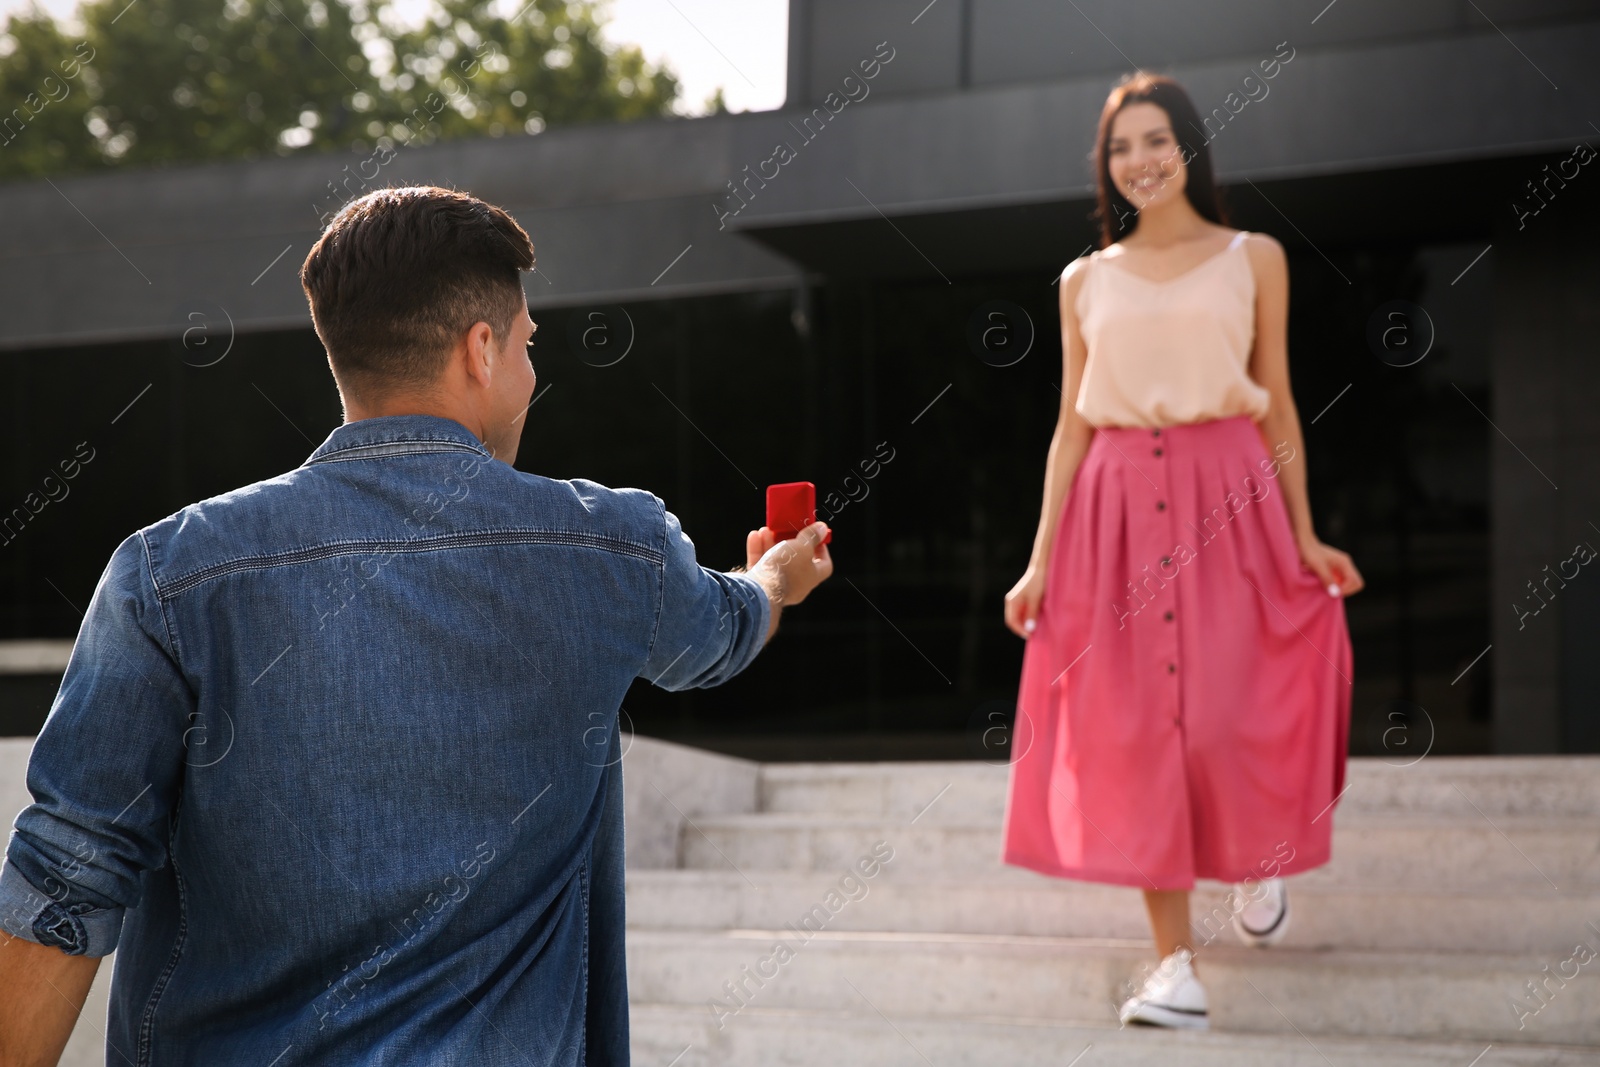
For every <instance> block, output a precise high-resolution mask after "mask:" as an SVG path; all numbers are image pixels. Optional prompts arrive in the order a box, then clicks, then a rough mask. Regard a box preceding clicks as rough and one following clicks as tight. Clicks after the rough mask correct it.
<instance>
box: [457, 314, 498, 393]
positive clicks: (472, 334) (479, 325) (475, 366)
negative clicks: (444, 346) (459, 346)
mask: <svg viewBox="0 0 1600 1067" xmlns="http://www.w3.org/2000/svg"><path fill="white" fill-rule="evenodd" d="M465 343H466V371H467V377H469V378H471V379H472V380H473V381H474V382H476V383H478V384H479V385H481V386H483V387H485V388H487V387H488V386H489V383H490V379H491V377H492V375H493V372H494V370H495V364H496V363H498V362H499V359H500V348H499V345H498V344H497V342H496V340H495V336H494V331H493V330H492V329H490V327H489V324H488V323H487V322H475V323H473V324H472V326H471V328H469V329H468V330H467V333H466V337H465Z"/></svg>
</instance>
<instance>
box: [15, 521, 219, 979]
mask: <svg viewBox="0 0 1600 1067" xmlns="http://www.w3.org/2000/svg"><path fill="white" fill-rule="evenodd" d="M146 551H147V550H146V546H145V541H144V538H143V537H142V536H141V535H139V534H134V535H133V536H131V537H129V538H128V539H127V540H125V541H123V542H122V544H121V545H119V546H118V547H117V550H116V551H115V552H114V553H113V554H112V556H111V562H110V563H109V564H107V566H106V569H105V572H104V573H103V574H102V575H101V577H100V582H99V584H98V585H97V586H96V587H95V591H94V596H93V598H92V599H91V600H90V602H89V610H88V613H87V614H86V615H85V616H84V620H83V625H82V627H81V629H80V630H79V633H78V639H77V642H76V643H75V644H74V645H73V649H72V656H71V658H70V659H69V660H68V662H67V670H66V674H65V675H64V677H63V678H62V681H61V688H60V690H59V692H58V693H57V694H56V699H55V703H54V704H53V705H51V708H50V714H49V716H48V717H47V718H46V719H45V724H44V728H43V729H42V730H41V731H40V733H39V736H38V738H37V739H36V740H35V742H34V746H33V751H32V754H31V755H30V756H29V759H28V791H29V792H30V793H31V794H32V795H33V803H32V804H30V805H29V806H28V807H26V808H24V809H23V810H22V813H21V814H20V815H18V816H17V819H16V823H15V825H14V826H13V829H12V834H11V839H10V842H9V843H8V845H7V847H6V856H5V864H4V866H3V867H0V928H3V929H4V930H5V931H6V932H7V933H9V934H12V935H13V936H16V937H20V938H24V939H25V940H28V941H35V942H38V943H39V944H42V945H52V946H54V947H56V948H59V949H61V950H62V951H64V952H66V953H67V954H68V955H74V956H77V955H85V956H104V955H107V954H109V953H110V952H111V951H112V950H114V949H115V948H116V947H117V939H118V938H119V937H120V936H121V933H122V920H123V914H124V912H125V911H126V909H128V908H131V907H133V906H135V905H136V904H137V903H138V902H139V890H140V875H141V874H142V873H143V872H144V871H146V870H150V869H154V868H157V867H160V866H161V865H162V863H164V862H165V859H166V850H167V839H168V831H169V829H170V826H171V816H172V811H173V807H174V804H175V803H176V798H177V796H178V792H179V789H180V788H181V785H182V777H183V766H184V765H183V755H182V753H183V744H184V733H185V731H186V730H187V729H188V728H189V726H190V724H191V723H190V720H191V719H192V717H193V711H194V707H195V702H194V695H193V693H192V692H191V690H190V689H189V686H188V684H187V683H186V682H185V680H184V678H183V675H182V672H181V671H180V670H179V668H178V664H177V662H176V657H175V654H174V652H173V650H172V642H171V636H170V634H168V632H167V628H166V623H165V620H164V618H163V616H162V612H161V605H160V603H159V602H158V600H157V598H156V593H155V586H154V582H153V579H152V577H151V572H150V564H149V558H148V556H147V554H146Z"/></svg>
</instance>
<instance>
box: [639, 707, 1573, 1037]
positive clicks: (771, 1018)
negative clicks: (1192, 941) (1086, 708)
mask: <svg viewBox="0 0 1600 1067" xmlns="http://www.w3.org/2000/svg"><path fill="white" fill-rule="evenodd" d="M1398 762H1399V761H1395V762H1394V763H1390V762H1385V761H1383V760H1379V759H1356V760H1352V761H1351V766H1350V773H1349V776H1348V788H1347V790H1346V792H1345V794H1344V796H1343V798H1342V799H1341V801H1340V803H1339V806H1338V807H1337V809H1335V811H1334V812H1332V813H1330V814H1331V816H1332V817H1333V818H1334V819H1335V837H1334V859H1333V862H1332V863H1330V864H1329V865H1327V866H1326V867H1323V868H1320V869H1318V870H1316V871H1312V872H1307V873H1305V874H1302V875H1297V876H1294V877H1292V878H1290V879H1289V887H1290V899H1291V904H1292V920H1291V927H1290V931H1289V933H1288V936H1287V937H1286V938H1285V939H1284V941H1282V942H1281V943H1279V944H1278V945H1277V946H1274V947H1272V948H1270V949H1265V950H1261V949H1250V948H1246V947H1244V946H1242V945H1241V944H1240V943H1239V942H1238V940H1237V938H1236V937H1235V935H1234V933H1233V930H1232V929H1231V926H1230V925H1229V922H1228V920H1229V916H1230V913H1229V910H1228V907H1227V904H1226V902H1225V894H1226V892H1227V889H1228V887H1227V886H1224V885H1220V884H1216V883H1204V882H1203V883H1201V884H1200V886H1199V888H1198V889H1197V891H1196V894H1195V897H1194V898H1193V908H1192V914H1193V916H1194V920H1195V928H1196V929H1195V937H1196V938H1197V939H1198V940H1197V944H1200V945H1202V946H1203V947H1201V950H1200V951H1201V955H1200V962H1199V969H1200V973H1201V975H1202V977H1203V980H1204V982H1205V985H1206V991H1207V995H1208V997H1209V1000H1210V1010H1211V1017H1212V1018H1211V1023H1212V1029H1211V1030H1210V1031H1208V1032H1202V1033H1177V1032H1171V1031H1163V1030H1156V1029H1151V1028H1145V1027H1128V1028H1123V1027H1119V1025H1118V1023H1117V1020H1116V1016H1115V1010H1114V1005H1115V1003H1116V1002H1117V1001H1118V1000H1119V999H1120V997H1121V995H1123V992H1124V990H1126V989H1128V988H1130V986H1131V983H1132V981H1133V980H1134V979H1135V978H1136V977H1137V976H1139V974H1141V973H1142V971H1143V969H1146V968H1148V967H1149V966H1150V965H1152V964H1153V963H1154V962H1155V953H1154V950H1153V949H1152V948H1151V947H1150V944H1149V940H1148V938H1149V933H1148V927H1147V925H1146V920H1145V915H1144V908H1143V903H1142V899H1141V897H1140V894H1139V893H1138V892H1137V891H1135V890H1132V889H1126V888H1121V887H1114V886H1101V885H1094V884H1088V883H1081V882H1071V881H1067V880H1063V879H1053V878H1047V877H1044V876H1041V875H1037V874H1034V873H1033V872H1030V871H1026V870H1022V869H1020V868H1015V867H1006V866H1003V865H1002V864H1001V863H1000V862H999V848H1000V843H999V841H1000V839H999V831H1000V824H1001V818H1002V814H1003V811H1004V803H1005V787H1006V778H1007V768H1006V767H1005V766H1003V765H999V766H995V765H989V764H985V763H981V762H937V763H867V764H822V763H812V764H752V763H749V762H747V761H742V760H729V759H727V758H725V757H720V756H712V755H709V754H706V753H698V752H694V751H693V750H689V749H684V748H681V747H680V746H673V745H665V744H663V743H661V742H656V741H649V740H648V739H644V738H637V739H635V741H634V745H633V747H632V748H631V749H630V751H629V754H628V756H627V757H625V767H624V773H625V776H626V778H627V785H628V788H627V792H628V799H629V808H630V810H629V836H630V857H629V875H628V910H629V927H630V929H629V934H628V941H629V955H628V969H629V971H628V977H629V986H630V994H631V998H632V1001H633V1007H632V1028H633V1030H632V1032H633V1047H634V1058H635V1063H636V1064H638V1065H640V1067H667V1065H669V1064H670V1065H672V1067H706V1065H723V1064H728V1065H732V1064H756V1063H761V1064H783V1065H793V1067H801V1065H812V1064H815V1065H818V1067H821V1065H824V1064H825V1065H828V1067H836V1065H837V1064H840V1063H853V1064H873V1065H884V1067H890V1065H896V1067H897V1065H900V1064H905V1065H907V1067H910V1065H917V1067H925V1065H927V1064H935V1065H939V1067H945V1065H952V1067H953V1065H957V1064H983V1065H985V1067H993V1065H997V1064H1005V1065H1017V1067H1031V1065H1034V1064H1040V1065H1042V1064H1051V1065H1060V1067H1066V1065H1068V1064H1072V1063H1074V1062H1079V1061H1078V1060H1076V1059H1075V1057H1080V1056H1082V1060H1081V1062H1082V1063H1083V1064H1084V1065H1085V1067H1089V1065H1092V1064H1095V1063H1117V1064H1135V1065H1142V1064H1185V1065H1188V1064H1198V1065H1210V1064H1217V1065H1219V1067H1220V1065H1223V1064H1227V1065H1229V1067H1238V1065H1241V1064H1273V1065H1285V1064H1287V1065H1291V1067H1298V1065H1301V1064H1304V1065H1306V1067H1311V1065H1318V1067H1326V1065H1330V1064H1332V1065H1338V1067H1344V1065H1346V1064H1351V1065H1355V1064H1361V1065H1362V1067H1373V1065H1388V1064H1396V1065H1401V1064H1403V1065H1412V1064H1416V1065H1422V1064H1440V1065H1443V1064H1452V1065H1456V1067H1469V1065H1473V1064H1482V1067H1491V1065H1498V1064H1519V1065H1521V1064H1562V1065H1565V1064H1579V1063H1584V1064H1593V1063H1597V1062H1600V978H1597V977H1596V973H1595V972H1597V971H1600V958H1597V957H1595V956H1594V955H1593V954H1594V953H1600V758H1594V757H1488V758H1447V757H1438V756H1430V757H1427V758H1425V759H1422V760H1420V761H1418V762H1416V763H1414V764H1411V765H1409V766H1400V765H1398ZM652 820H654V821H653V822H652ZM674 831H675V832H674ZM875 846H876V848H877V851H876V853H875V852H874V848H875ZM886 857H887V858H886ZM874 860H876V861H878V863H877V865H876V866H874V865H873V861H874ZM863 862H864V863H865V868H864V869H865V870H866V871H871V872H872V876H871V877H865V876H864V875H863V868H861V867H858V863H863ZM780 946H781V947H780ZM1580 946H1583V947H1582V948H1580Z"/></svg>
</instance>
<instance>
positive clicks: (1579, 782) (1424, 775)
mask: <svg viewBox="0 0 1600 1067" xmlns="http://www.w3.org/2000/svg"><path fill="white" fill-rule="evenodd" d="M1009 774H1010V768H1009V767H1008V766H1007V765H1005V764H1004V763H1000V764H993V763H985V762H982V761H971V760H962V761H928V762H906V763H769V764H763V765H762V766H761V775H760V784H759V793H758V803H759V805H760V810H762V811H768V812H805V811H812V812H836V813H839V814H847V815H856V816H863V817H864V816H872V815H883V816H890V817H904V818H906V819H910V818H912V817H913V816H916V815H918V813H919V812H921V813H922V816H921V817H920V818H918V821H919V822H921V821H923V820H924V819H929V820H932V821H934V822H940V821H946V820H951V821H956V822H962V821H971V820H974V819H977V820H986V819H992V820H998V819H999V818H1000V817H1001V815H1002V814H1003V813H1004V811H1005V793H1006V784H1007V780H1008V777H1009ZM1337 810H1338V811H1339V813H1340V814H1348V813H1353V812H1358V811H1360V812H1373V813H1395V812H1413V813H1434V814H1441V815H1460V816H1466V815H1483V816H1488V817H1490V818H1494V817H1496V816H1500V815H1524V816H1534V815H1547V816H1557V817H1561V816H1570V817H1578V816H1585V815H1587V816H1596V817H1600V757H1595V756H1427V757H1425V758H1422V759H1416V758H1415V757H1409V756H1408V757H1405V758H1401V757H1399V756H1396V757H1393V758H1391V757H1373V756H1362V757H1353V758H1351V759H1350V760H1349V763H1348V770H1347V774H1346V790H1345V792H1344V794H1343V795H1342V796H1341V798H1340V800H1339V805H1338V808H1337Z"/></svg>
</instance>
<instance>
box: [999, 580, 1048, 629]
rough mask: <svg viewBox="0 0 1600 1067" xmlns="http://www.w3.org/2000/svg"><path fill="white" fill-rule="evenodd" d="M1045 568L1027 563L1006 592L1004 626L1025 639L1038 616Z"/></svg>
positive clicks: (1042, 596)
mask: <svg viewBox="0 0 1600 1067" xmlns="http://www.w3.org/2000/svg"><path fill="white" fill-rule="evenodd" d="M1044 582H1045V569H1044V568H1043V567H1040V566H1037V565H1035V564H1032V563H1030V564H1028V569H1027V570H1025V571H1023V572H1022V577H1021V578H1019V579H1017V584H1016V585H1014V586H1012V587H1011V592H1009V593H1007V594H1006V628H1007V629H1009V630H1010V631H1011V632H1012V633H1014V634H1016V635H1017V636H1018V637H1021V638H1023V639H1024V640H1026V639H1027V638H1028V637H1029V636H1030V635H1032V633H1033V620H1034V619H1036V618H1038V616H1039V602H1040V601H1041V600H1043V599H1044Z"/></svg>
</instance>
